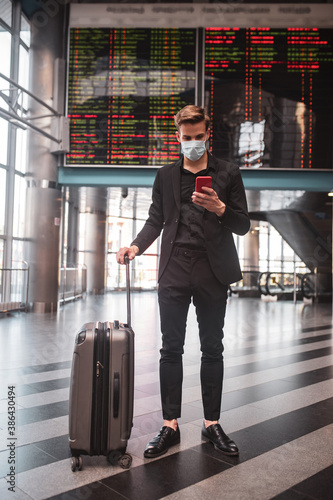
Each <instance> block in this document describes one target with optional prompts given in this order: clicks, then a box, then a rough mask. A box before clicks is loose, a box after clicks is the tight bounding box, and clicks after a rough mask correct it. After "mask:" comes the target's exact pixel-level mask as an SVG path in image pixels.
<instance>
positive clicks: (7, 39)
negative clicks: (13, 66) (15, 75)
mask: <svg viewBox="0 0 333 500" xmlns="http://www.w3.org/2000/svg"><path fill="white" fill-rule="evenodd" d="M2 29H3V28H1V26H0V47H1V57H0V73H3V74H4V75H5V76H8V77H10V48H11V42H12V37H11V35H10V33H8V31H1V30H2ZM6 88H8V83H7V86H6Z"/></svg>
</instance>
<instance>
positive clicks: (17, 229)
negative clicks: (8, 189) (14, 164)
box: [13, 175, 26, 238]
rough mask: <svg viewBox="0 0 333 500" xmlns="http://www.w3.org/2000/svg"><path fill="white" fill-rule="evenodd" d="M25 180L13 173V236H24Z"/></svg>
mask: <svg viewBox="0 0 333 500" xmlns="http://www.w3.org/2000/svg"><path fill="white" fill-rule="evenodd" d="M25 195H26V182H25V179H24V178H23V177H21V176H20V175H15V193H14V222H13V236H14V237H21V238H23V237H24V223H25Z"/></svg>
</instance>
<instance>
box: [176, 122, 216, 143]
mask: <svg viewBox="0 0 333 500" xmlns="http://www.w3.org/2000/svg"><path fill="white" fill-rule="evenodd" d="M209 133H210V131H209V130H207V131H206V125H205V122H199V123H183V125H181V126H180V130H179V132H178V130H177V132H176V137H177V140H178V142H186V141H206V140H207V139H208V138H209Z"/></svg>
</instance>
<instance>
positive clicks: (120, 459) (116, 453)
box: [108, 450, 132, 469]
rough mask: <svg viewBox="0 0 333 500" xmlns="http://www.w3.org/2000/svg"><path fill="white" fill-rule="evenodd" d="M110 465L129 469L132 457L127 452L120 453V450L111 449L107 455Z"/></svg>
mask: <svg viewBox="0 0 333 500" xmlns="http://www.w3.org/2000/svg"><path fill="white" fill-rule="evenodd" d="M108 461H109V462H110V464H111V465H120V467H121V468H122V469H129V468H130V467H131V465H132V457H131V455H129V454H128V453H124V454H122V452H121V451H120V450H113V451H111V452H110V453H109V455H108Z"/></svg>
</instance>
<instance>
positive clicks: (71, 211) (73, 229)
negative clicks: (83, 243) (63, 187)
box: [66, 187, 80, 266]
mask: <svg viewBox="0 0 333 500" xmlns="http://www.w3.org/2000/svg"><path fill="white" fill-rule="evenodd" d="M67 192H68V227H67V261H66V264H67V266H68V265H73V266H76V265H77V263H78V247H79V200H80V196H79V188H77V187H70V188H67Z"/></svg>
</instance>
